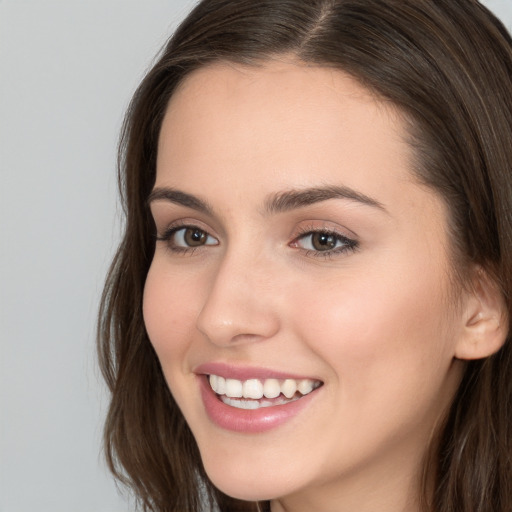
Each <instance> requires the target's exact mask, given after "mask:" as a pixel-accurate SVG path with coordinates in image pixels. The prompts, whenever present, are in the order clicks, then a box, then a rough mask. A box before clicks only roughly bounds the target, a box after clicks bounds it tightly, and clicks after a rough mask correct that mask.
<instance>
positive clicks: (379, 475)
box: [144, 62, 462, 511]
mask: <svg viewBox="0 0 512 512" xmlns="http://www.w3.org/2000/svg"><path fill="white" fill-rule="evenodd" d="M406 135H407V134H406V133H405V129H404V124H403V123H402V122H401V119H400V116H399V115H398V114H397V112H396V111H395V110H393V108H391V107H390V106H389V105H386V104H385V103H383V102H381V101H379V100H378V99H377V98H376V97H375V96H374V95H372V94H370V93H369V92H368V91H367V90H366V89H364V88H363V87H361V86H360V85H359V84H358V83H356V82H355V81H353V80H352V79H351V78H349V77H348V76H346V75H345V74H343V73H342V72H340V71H335V70H330V69H325V68H319V67H306V66H305V65H301V64H295V63H293V62H271V63H267V64H266V65H264V66H262V67H242V66H238V65H232V64H225V65H221V64H217V65H214V66H211V67H208V68H204V69H201V70H199V71H196V72H195V73H194V74H192V75H191V76H189V77H188V78H187V79H186V80H185V82H184V83H183V84H182V86H181V87H180V88H179V90H178V91H177V92H176V93H175V94H174V96H173V98H172V100H171V102H170V104H169V107H168V111H167V113H166V116H165V119H164V122H163V126H162V131H161V135H160V141H159V148H158V161H157V177H156V184H155V188H154V190H153V193H152V195H151V198H150V200H151V210H152V214H153V216H154V219H155V223H156V229H157V234H158V238H159V240H158V241H157V243H156V250H155V255H154V259H153V262H152V265H151V268H150V270H149V274H148V277H147V282H146V288H145V295H144V318H145V322H146V326H147V331H148V334H149V337H150V339H151V342H152V344H153V346H154V348H155V350H156V353H157V355H158V358H159V360H160V362H161V365H162V369H163V372H164V375H165V377H166V379H167V382H168V384H169V387H170V389H171V392H172V394H173V396H174V398H175V399H176V401H177V403H178V404H179V407H180V409H181V411H182V412H183V414H184V416H185V418H186V420H187V422H188V424H189V425H190V428H191V430H192V432H193V434H194V436H195V439H196V440H197V443H198V446H199V450H200V452H201V456H202V460H203V463H204V465H205V468H206V471H207V473H208V475H209V476H210V478H211V480H212V481H213V483H214V484H216V485H217V486H218V487H219V488H220V489H221V490H223V491H224V492H225V493H227V494H229V495H232V496H235V497H239V498H242V499H247V500H255V499H272V498H274V499H275V498H280V501H279V502H278V501H276V502H275V503H274V505H275V509H276V510H279V509H280V508H279V507H281V506H285V505H287V506H289V507H290V509H291V510H303V509H304V510H318V511H320V510H324V509H325V510H329V511H330V510H333V509H332V508H330V506H331V507H332V503H340V502H339V501H337V500H339V499H341V497H343V503H344V504H346V507H347V510H359V511H362V510H366V508H365V506H368V508H370V507H371V503H374V506H377V509H379V510H380V511H384V510H387V509H388V508H390V509H393V510H401V508H400V507H402V506H403V508H406V507H407V504H406V503H405V501H404V500H406V498H405V496H406V495H407V491H405V490H407V489H409V490H411V489H413V488H414V483H415V480H414V479H415V478H416V477H417V472H418V468H419V466H420V464H421V459H422V456H423V455H424V450H425V447H426V445H427V444H428V442H429V439H430V436H431V434H432V430H433V428H434V425H435V423H436V421H437V420H438V419H439V417H440V415H441V414H442V412H443V410H444V409H445V408H446V407H447V405H448V404H449V403H450V400H451V398H452V396H453V393H454V390H455V389H456V387H457V385H458V383H459V380H460V375H461V366H460V365H461V363H460V362H457V361H455V360H454V352H455V346H456V344H457V341H458V339H459V338H460V336H461V329H462V327H461V325H462V319H461V318H460V317H461V314H460V313H457V311H456V310H455V308H454V307H449V304H450V301H451V302H452V303H453V296H454V293H455V290H454V289H453V286H454V285H453V279H451V278H450V275H451V270H450V261H449V247H450V243H451V241H450V239H449V235H448V233H447V229H446V224H447V223H446V212H445V209H444V207H443V203H442V201H441V200H440V198H439V197H438V196H437V195H436V194H435V193H434V192H432V191H431V190H429V189H427V188H425V187H423V186H421V185H419V184H418V183H417V182H416V180H415V178H414V177H413V175H412V174H411V160H412V155H411V150H410V148H409V147H408V145H407V144H406V142H405V141H404V139H405V138H406ZM211 375H213V377H209V376H211ZM209 380H211V381H212V384H210V383H209ZM212 386H213V387H214V388H215V390H216V391H214V390H213V389H212ZM296 388H298V390H297V391H295V389H296ZM262 394H263V396H262ZM240 395H242V396H240ZM259 397H261V398H259ZM411 493H412V490H411ZM329 503H330V504H331V505H329ZM312 504H314V505H312ZM356 504H357V505H356ZM365 504H366V505H365ZM388 505H389V507H388ZM344 506H345V505H344ZM301 507H303V508H301ZM322 507H324V508H322ZM340 507H341V505H340ZM336 510H342V508H336ZM343 510H345V508H343Z"/></svg>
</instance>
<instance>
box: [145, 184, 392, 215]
mask: <svg viewBox="0 0 512 512" xmlns="http://www.w3.org/2000/svg"><path fill="white" fill-rule="evenodd" d="M329 199H349V200H352V201H357V202H359V203H361V204H363V205H366V206H371V207H373V208H377V209H379V210H382V211H384V212H386V209H385V208H384V206H383V205H382V204H381V203H380V202H379V201H377V200H376V199H374V198H372V197H370V196H367V195H366V194H363V193H361V192H358V191H356V190H353V189H351V188H350V187H346V186H336V185H328V186H325V187H313V188H306V189H301V190H288V191H284V192H278V193H276V194H272V195H270V196H269V197H268V198H267V199H266V201H265V205H264V213H265V214H268V215H270V214H275V213H283V212H287V211H290V210H296V209H299V208H304V207H306V206H310V205H313V204H315V203H320V202H322V201H327V200H329ZM162 200H164V201H169V202H171V203H175V204H179V205H181V206H185V207H186V208H191V209H193V210H197V211H199V212H202V213H205V214H207V215H210V216H212V215H213V214H214V210H213V207H212V206H211V205H210V204H209V203H208V202H207V201H205V200H204V199H200V198H199V197H197V196H194V195H192V194H188V193H187V192H182V191H181V190H177V189H174V188H169V187H156V188H154V189H153V190H152V192H151V193H150V194H149V197H148V200H147V202H148V204H150V203H152V202H153V201H162Z"/></svg>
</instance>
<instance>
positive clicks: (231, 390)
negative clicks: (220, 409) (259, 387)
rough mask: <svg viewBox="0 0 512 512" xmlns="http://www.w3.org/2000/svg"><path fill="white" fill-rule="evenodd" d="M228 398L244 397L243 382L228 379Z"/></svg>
mask: <svg viewBox="0 0 512 512" xmlns="http://www.w3.org/2000/svg"><path fill="white" fill-rule="evenodd" d="M225 394H226V396H229V397H231V398H241V397H242V382H241V381H239V380H236V379H226V392H225Z"/></svg>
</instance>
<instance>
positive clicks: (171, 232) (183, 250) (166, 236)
mask: <svg viewBox="0 0 512 512" xmlns="http://www.w3.org/2000/svg"><path fill="white" fill-rule="evenodd" d="M187 229H193V230H195V231H200V232H201V233H204V234H205V235H206V236H207V237H211V238H213V237H212V235H210V234H209V233H208V232H207V231H206V230H204V229H202V228H200V227H199V226H194V225H193V224H185V223H183V224H182V223H179V224H175V225H173V226H171V227H169V228H168V229H166V230H165V232H164V233H163V234H162V235H157V237H156V240H157V241H159V242H167V245H168V248H169V249H170V250H171V251H172V252H174V253H179V254H192V253H194V252H195V251H196V250H197V249H202V248H203V247H204V246H212V245H218V243H217V244H204V245H198V246H197V247H182V246H179V245H176V243H175V242H174V241H173V237H174V236H175V235H176V234H177V233H178V232H179V231H182V230H183V231H186V230H187Z"/></svg>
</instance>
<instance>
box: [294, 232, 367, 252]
mask: <svg viewBox="0 0 512 512" xmlns="http://www.w3.org/2000/svg"><path fill="white" fill-rule="evenodd" d="M292 246H294V247H299V248H301V249H304V250H306V251H308V254H309V255H311V256H314V255H317V256H320V255H323V256H333V255H336V254H342V253H344V252H346V251H348V250H355V249H356V248H357V247H358V242H357V241H356V240H352V239H351V238H347V237H346V236H344V235H342V234H340V233H336V232H334V231H310V232H308V233H304V234H303V235H301V236H300V237H299V238H297V239H296V240H295V241H294V242H293V244H292Z"/></svg>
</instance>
